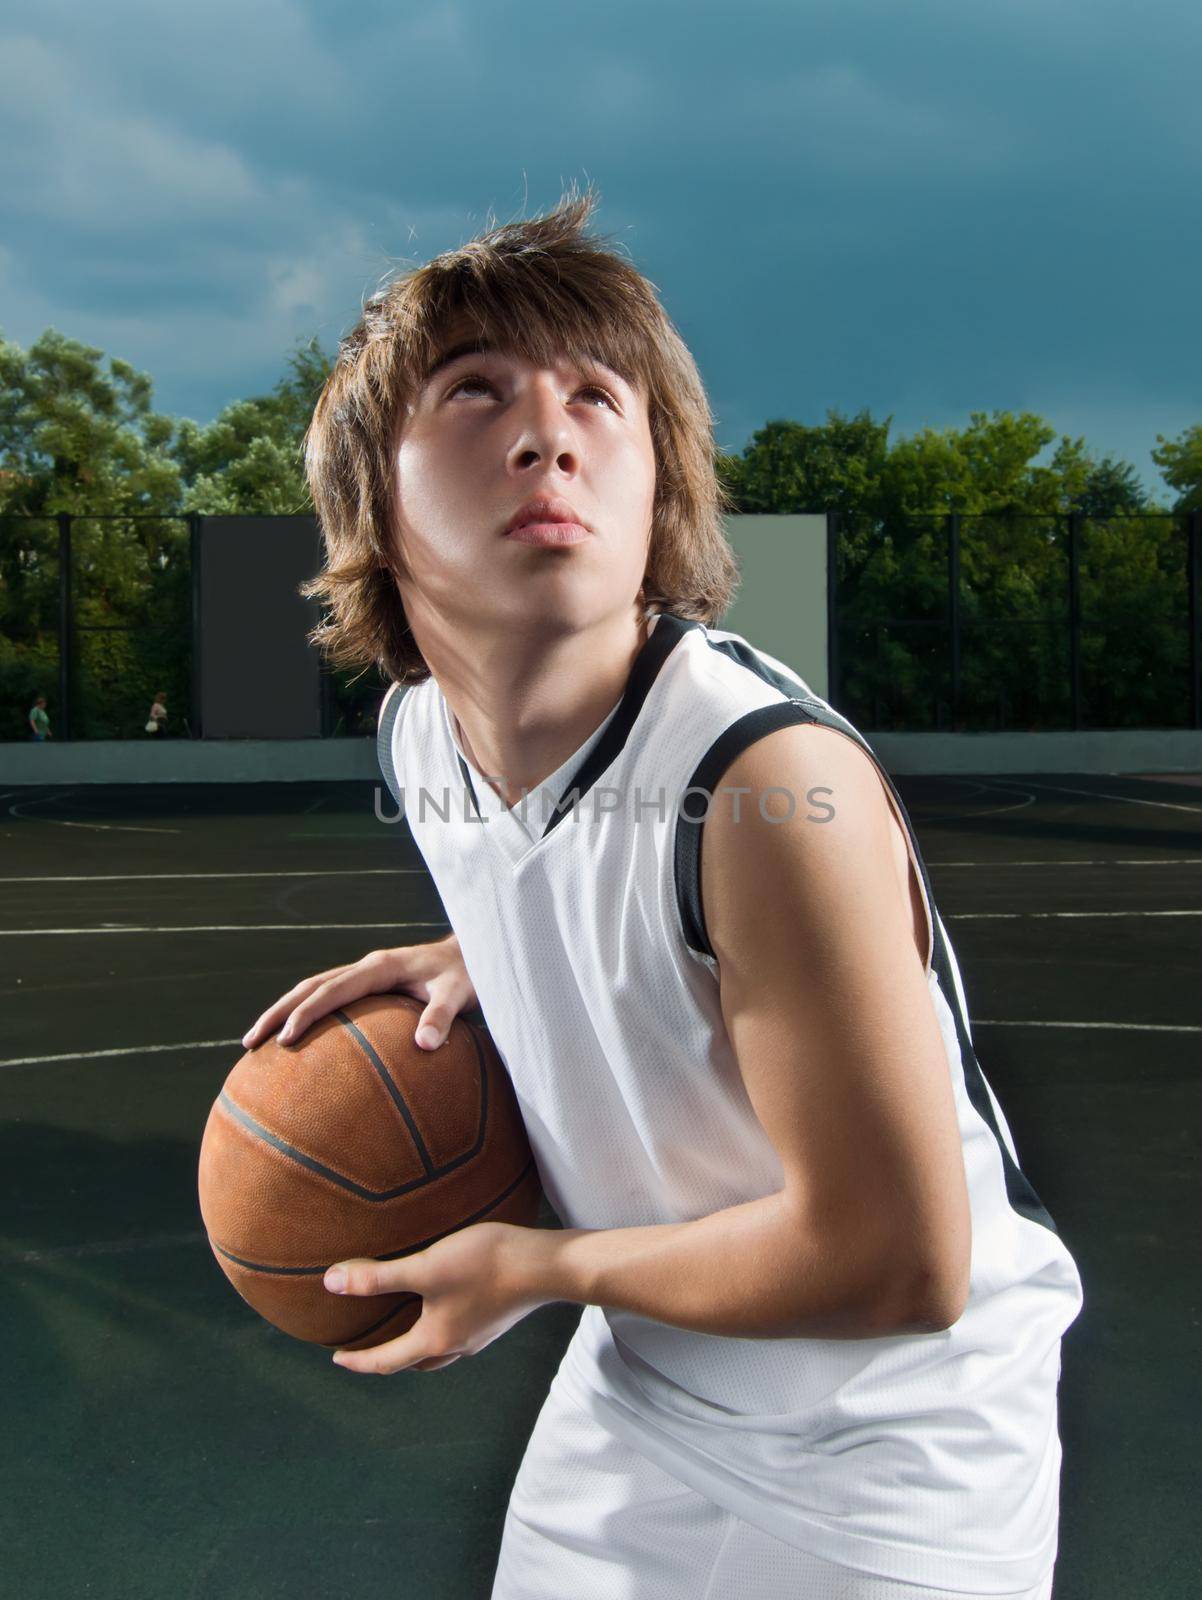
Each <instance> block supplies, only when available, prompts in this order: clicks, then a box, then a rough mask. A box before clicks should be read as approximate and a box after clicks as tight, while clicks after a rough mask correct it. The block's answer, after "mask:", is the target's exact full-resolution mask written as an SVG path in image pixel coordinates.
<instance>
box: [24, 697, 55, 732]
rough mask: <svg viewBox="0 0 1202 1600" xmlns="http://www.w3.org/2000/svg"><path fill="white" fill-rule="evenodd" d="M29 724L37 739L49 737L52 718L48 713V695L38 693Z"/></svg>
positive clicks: (30, 713)
mask: <svg viewBox="0 0 1202 1600" xmlns="http://www.w3.org/2000/svg"><path fill="white" fill-rule="evenodd" d="M29 726H30V729H31V731H32V733H33V736H34V738H35V739H49V738H50V737H51V733H50V718H49V717H48V716H47V715H46V696H45V695H44V694H40V695H38V697H37V699H36V700H35V701H34V703H33V705H32V706H31V708H30V712H29Z"/></svg>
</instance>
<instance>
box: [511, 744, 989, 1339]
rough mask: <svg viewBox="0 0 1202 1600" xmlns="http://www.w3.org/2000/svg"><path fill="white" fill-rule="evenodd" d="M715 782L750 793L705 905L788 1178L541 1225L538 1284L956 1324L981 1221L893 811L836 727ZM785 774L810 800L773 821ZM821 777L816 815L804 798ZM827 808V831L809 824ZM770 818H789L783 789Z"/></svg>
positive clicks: (793, 1313)
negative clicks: (715, 1205)
mask: <svg viewBox="0 0 1202 1600" xmlns="http://www.w3.org/2000/svg"><path fill="white" fill-rule="evenodd" d="M722 782H723V784H724V785H725V786H735V785H747V786H749V787H750V789H751V794H750V795H749V796H744V798H743V802H742V805H741V808H740V820H739V821H738V822H735V821H734V818H733V806H732V805H731V804H730V803H729V797H723V796H722V795H721V793H719V794H718V795H717V796H716V797H715V803H714V805H713V806H712V807H711V809H710V812H709V815H708V818H707V820H706V822H705V826H704V833H703V850H702V868H701V880H702V903H703V908H704V914H705V920H706V926H707V929H708V932H709V936H710V942H711V944H712V945H713V948H714V951H715V954H716V956H717V958H718V965H719V981H720V991H721V1004H722V1012H723V1016H724V1019H725V1021H726V1026H727V1029H728V1032H729V1034H730V1038H731V1041H732V1044H733V1045H734V1047H735V1052H736V1055H737V1057H738V1061H739V1066H740V1069H741V1071H742V1074H743V1079H744V1083H745V1085H746V1088H747V1093H748V1096H749V1098H750V1100H751V1102H752V1104H753V1106H754V1109H755V1111H756V1114H757V1116H758V1117H759V1119H760V1121H761V1123H762V1125H763V1127H764V1129H765V1131H766V1133H767V1134H768V1136H769V1138H770V1139H771V1141H772V1144H773V1146H774V1148H775V1149H776V1151H777V1153H778V1155H779V1157H780V1160H781V1165H782V1168H783V1171H784V1175H785V1182H784V1186H783V1188H782V1189H781V1190H780V1191H779V1192H778V1193H775V1194H771V1195H767V1196H765V1197H763V1198H761V1199H757V1200H753V1201H751V1202H748V1203H747V1204H744V1205H740V1206H733V1207H730V1208H728V1209H726V1210H723V1211H719V1212H715V1213H713V1214H712V1215H710V1216H707V1217H702V1218H700V1219H699V1220H696V1221H689V1222H685V1223H677V1224H668V1225H663V1226H654V1227H645V1228H619V1229H604V1230H591V1229H590V1230H584V1229H572V1230H566V1231H564V1232H560V1233H544V1234H542V1235H541V1236H540V1237H539V1238H538V1239H537V1240H536V1241H535V1242H534V1246H533V1248H534V1251H535V1252H536V1253H539V1252H541V1254H538V1259H537V1260H535V1261H531V1262H529V1263H528V1267H529V1270H530V1271H531V1272H532V1273H533V1283H534V1285H535V1287H536V1288H538V1289H541V1290H542V1291H543V1293H544V1294H545V1295H546V1297H547V1298H551V1299H567V1300H576V1301H580V1302H581V1303H585V1304H588V1303H596V1304H600V1305H604V1306H609V1307H614V1308H621V1309H625V1310H629V1311H633V1312H637V1313H639V1314H641V1315H644V1316H649V1317H653V1318H655V1319H657V1320H659V1321H662V1322H667V1323H671V1324H673V1325H676V1326H679V1327H685V1328H694V1329H697V1330H699V1331H703V1332H707V1333H720V1334H729V1335H737V1336H743V1337H756V1336H760V1337H787V1336H795V1337H805V1336H809V1337H815V1338H843V1339H848V1338H869V1337H873V1336H881V1335H884V1334H889V1333H897V1332H903V1331H914V1332H923V1331H935V1330H938V1329H941V1328H945V1327H948V1326H950V1325H951V1323H952V1322H954V1321H955V1320H956V1319H957V1318H958V1317H959V1316H960V1315H961V1313H962V1311H963V1308H964V1304H965V1301H966V1299H967V1294H968V1274H969V1260H970V1246H971V1221H970V1213H969V1207H968V1192H967V1184H966V1181H965V1175H964V1165H963V1154H962V1150H961V1146H960V1135H959V1127H958V1123H957V1119H956V1112H955V1102H954V1098H953V1093H952V1086H951V1081H950V1077H949V1074H948V1071H947V1061H946V1057H945V1054H944V1050H943V1044H942V1040H941V1037H940V1033H939V1026H938V1020H937V1018H936V1016H935V1011H934V1007H933V1005H932V1002H931V996H930V991H929V988H928V984H927V979H926V975H925V971H924V967H923V959H922V957H920V955H919V951H918V948H916V943H915V929H914V908H913V906H912V903H911V898H910V894H909V891H908V888H907V885H906V881H905V878H904V877H903V876H902V875H901V874H900V873H899V871H898V865H897V864H898V860H899V856H898V853H897V845H898V840H897V833H896V832H895V830H900V824H899V823H898V822H897V821H896V819H895V818H894V816H893V813H892V811H891V809H890V807H889V803H888V800H887V799H886V796H885V791H884V788H883V786H882V784H881V781H880V778H879V776H878V775H877V773H876V770H875V768H874V767H873V765H872V762H871V760H870V758H869V757H868V756H867V755H866V754H865V753H864V752H863V751H862V750H861V749H860V748H859V747H858V746H857V745H855V744H854V743H853V742H852V741H851V740H849V739H848V738H847V737H846V736H845V735H843V734H841V733H838V732H836V731H834V730H831V729H825V728H814V727H789V728H784V729H780V730H778V731H777V732H776V733H774V734H770V735H768V736H767V737H765V738H764V739H761V740H759V741H758V742H757V743H756V744H754V745H752V746H751V747H750V748H749V749H748V750H747V751H745V752H744V753H743V755H742V756H740V757H739V758H738V759H737V760H736V761H735V762H734V763H732V765H731V767H730V768H728V770H727V772H726V774H725V775H724V777H723V780H722ZM771 785H780V786H783V787H785V788H787V789H789V790H790V791H791V792H792V794H793V795H794V796H795V797H796V810H795V813H794V815H793V816H792V818H791V819H789V820H788V821H783V822H781V821H777V822H766V821H765V820H764V819H763V817H762V814H761V812H760V809H759V806H758V803H757V796H758V795H759V793H760V792H761V791H762V790H763V789H765V788H766V787H769V786H771ZM815 786H823V788H824V790H825V791H826V792H825V793H824V795H823V804H822V805H821V806H810V805H808V804H807V802H806V799H805V796H806V794H807V792H808V791H809V790H811V789H812V788H814V787H815ZM724 798H725V802H726V803H723V800H724ZM828 804H829V806H833V807H834V809H835V815H834V817H833V819H831V820H830V821H829V822H816V821H814V820H806V819H807V816H808V817H810V818H811V819H812V818H813V817H814V816H815V815H823V816H825V815H826V814H827V806H828ZM765 810H767V811H768V812H769V814H770V815H776V816H778V817H779V816H781V815H782V814H783V801H782V797H781V796H779V795H776V796H769V797H768V799H767V800H766V802H765ZM903 848H904V847H903ZM924 933H925V930H924ZM925 942H926V941H925V937H924V939H923V941H922V946H923V949H924V950H925Z"/></svg>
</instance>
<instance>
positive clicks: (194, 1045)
mask: <svg viewBox="0 0 1202 1600" xmlns="http://www.w3.org/2000/svg"><path fill="white" fill-rule="evenodd" d="M971 1021H972V1025H973V1027H974V1028H976V1027H982V1028H1114V1029H1118V1030H1120V1031H1123V1032H1128V1033H1202V1023H1192V1022H1181V1023H1177V1022H1043V1021H1034V1020H1030V1021H1029V1020H1025V1019H1023V1018H1021V1017H1019V1018H1007V1019H1005V1020H1001V1021H999V1020H998V1019H997V1018H995V1017H973V1018H971ZM234 1048H238V1049H241V1050H243V1051H244V1050H245V1047H244V1046H243V1044H242V1040H241V1039H190V1040H187V1041H185V1042H184V1043H182V1044H133V1045H124V1046H122V1047H120V1048H119V1049H114V1050H64V1051H62V1052H61V1053H60V1054H58V1055H53V1056H13V1057H10V1058H9V1059H8V1060H7V1061H0V1067H42V1066H49V1065H53V1064H54V1063H55V1062H58V1061H100V1060H103V1059H106V1058H110V1057H113V1056H145V1055H158V1054H167V1053H171V1054H173V1055H174V1054H176V1053H178V1052H179V1051H181V1050H215V1049H222V1050H232V1049H234Z"/></svg>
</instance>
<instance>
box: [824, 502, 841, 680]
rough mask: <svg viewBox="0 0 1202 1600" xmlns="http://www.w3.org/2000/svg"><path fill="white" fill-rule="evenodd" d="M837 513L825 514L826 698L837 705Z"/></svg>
mask: <svg viewBox="0 0 1202 1600" xmlns="http://www.w3.org/2000/svg"><path fill="white" fill-rule="evenodd" d="M838 553H839V513H838V512H837V511H828V512H827V514H826V699H827V701H828V702H829V704H831V705H832V706H835V707H836V708H837V707H838V706H839V703H840V701H841V700H842V698H843V692H842V688H841V686H840V683H839V576H838Z"/></svg>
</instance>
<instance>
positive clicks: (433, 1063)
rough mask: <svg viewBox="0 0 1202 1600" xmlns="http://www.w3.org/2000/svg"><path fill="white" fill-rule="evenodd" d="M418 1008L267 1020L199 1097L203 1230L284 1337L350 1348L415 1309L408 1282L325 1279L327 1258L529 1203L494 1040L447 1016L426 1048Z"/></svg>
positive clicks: (243, 1291) (393, 1329)
mask: <svg viewBox="0 0 1202 1600" xmlns="http://www.w3.org/2000/svg"><path fill="white" fill-rule="evenodd" d="M424 1009H425V1007H424V1004H423V1002H421V1001H419V1000H417V999H415V998H413V997H412V996H409V995H401V994H374V995H365V996H364V997H363V998H362V999H360V1000H355V1001H352V1002H351V1003H350V1004H348V1005H346V1006H343V1007H339V1008H338V1009H337V1010H335V1011H332V1012H330V1013H329V1014H328V1015H327V1016H324V1017H321V1018H319V1019H318V1020H317V1021H316V1022H315V1023H313V1025H312V1026H311V1027H310V1028H308V1029H307V1030H306V1031H305V1032H304V1033H303V1034H302V1035H301V1037H300V1040H299V1041H298V1043H296V1044H294V1045H282V1044H280V1043H279V1042H278V1040H277V1039H276V1038H275V1037H274V1036H272V1037H271V1038H270V1039H268V1040H266V1041H264V1043H263V1044H261V1045H259V1046H258V1048H257V1049H255V1050H252V1051H248V1052H247V1053H246V1054H245V1055H244V1056H243V1057H242V1059H241V1060H240V1061H239V1062H238V1063H237V1065H236V1066H235V1067H234V1068H233V1070H232V1071H231V1072H230V1075H229V1077H228V1078H227V1079H226V1080H225V1085H224V1087H223V1088H222V1090H221V1093H220V1094H219V1095H218V1096H217V1099H216V1101H215V1102H214V1103H213V1108H212V1110H211V1111H210V1113H209V1117H208V1121H207V1122H206V1124H205V1130H204V1136H203V1138H202V1140H201V1145H200V1158H199V1173H198V1187H199V1196H200V1212H201V1216H202V1218H203V1220H204V1226H205V1231H206V1233H207V1234H208V1239H209V1244H210V1246H211V1248H212V1251H213V1254H214V1256H215V1257H216V1259H217V1262H218V1265H219V1266H220V1267H221V1270H222V1271H223V1272H224V1273H225V1275H226V1277H227V1278H228V1279H229V1280H230V1282H231V1283H232V1284H233V1286H234V1288H235V1289H236V1290H237V1291H238V1293H239V1294H240V1295H241V1296H242V1298H243V1299H244V1300H245V1301H246V1303H247V1305H249V1306H251V1307H252V1308H253V1309H254V1310H255V1311H257V1312H258V1313H259V1315H260V1316H261V1317H264V1318H265V1319H266V1320H267V1321H268V1322H270V1323H271V1324H272V1325H273V1326H274V1327H276V1328H279V1329H280V1330H281V1331H282V1332H284V1333H287V1334H291V1335H292V1337H293V1338H296V1339H305V1340H308V1341H309V1342H310V1343H312V1344H320V1345H327V1346H329V1347H331V1348H335V1347H337V1348H339V1349H346V1350H363V1349H367V1348H368V1347H369V1346H371V1345H375V1344H382V1343H383V1342H384V1341H385V1340H388V1339H393V1338H396V1337H397V1336H398V1335H399V1334H402V1333H404V1332H406V1331H407V1330H408V1329H409V1328H411V1327H412V1326H413V1324H414V1323H415V1322H416V1321H417V1318H418V1316H419V1314H420V1312H421V1296H420V1295H416V1294H412V1293H393V1294H382V1295H372V1296H364V1295H355V1296H354V1297H346V1296H342V1295H335V1294H331V1293H330V1292H329V1290H328V1289H326V1288H325V1286H324V1284H323V1282H322V1278H323V1275H324V1273H325V1272H326V1270H327V1268H329V1267H330V1266H331V1265H332V1264H333V1263H334V1262H335V1261H346V1260H349V1259H351V1258H352V1257H356V1256H359V1257H366V1256H371V1257H375V1258H376V1259H377V1260H390V1259H394V1258H395V1257H397V1256H404V1255H410V1254H412V1253H413V1252H415V1251H417V1250H422V1249H424V1248H425V1247H426V1246H427V1245H431V1244H433V1243H434V1242H435V1241H436V1240H437V1239H440V1238H442V1237H443V1235H444V1234H448V1233H453V1232H455V1230H456V1229H458V1228H465V1227H467V1226H469V1225H470V1224H471V1223H474V1222H486V1221H495V1222H513V1223H518V1224H520V1225H522V1226H526V1227H530V1226H533V1225H534V1223H535V1220H536V1218H537V1216H538V1209H539V1202H540V1199H541V1197H542V1186H541V1184H540V1182H539V1177H538V1169H537V1167H536V1166H535V1163H534V1157H533V1155H532V1154H531V1150H530V1145H529V1142H528V1140H527V1138H526V1129H525V1125H524V1124H523V1122H522V1117H521V1112H520V1110H519V1109H518V1103H517V1097H516V1095H515V1094H514V1090H513V1085H512V1083H511V1082H510V1081H509V1075H508V1073H507V1072H506V1070H505V1065H504V1063H503V1062H502V1060H501V1058H500V1056H499V1055H498V1054H497V1051H496V1047H495V1046H494V1045H493V1043H492V1040H491V1039H490V1038H489V1037H488V1035H487V1034H486V1033H485V1032H484V1031H483V1030H482V1029H480V1028H477V1027H475V1026H474V1025H473V1024H472V1023H470V1022H468V1021H466V1020H465V1019H464V1018H463V1017H457V1018H456V1019H455V1021H454V1023H453V1024H452V1026H451V1031H450V1034H449V1035H448V1037H447V1039H446V1040H445V1042H444V1043H443V1044H442V1045H440V1046H439V1048H438V1049H437V1050H432V1051H431V1050H423V1049H421V1047H420V1046H419V1045H417V1044H416V1043H415V1042H414V1038H413V1035H414V1032H415V1030H416V1028H417V1023H418V1019H419V1017H420V1016H421V1013H422V1011H423V1010H424Z"/></svg>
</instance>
